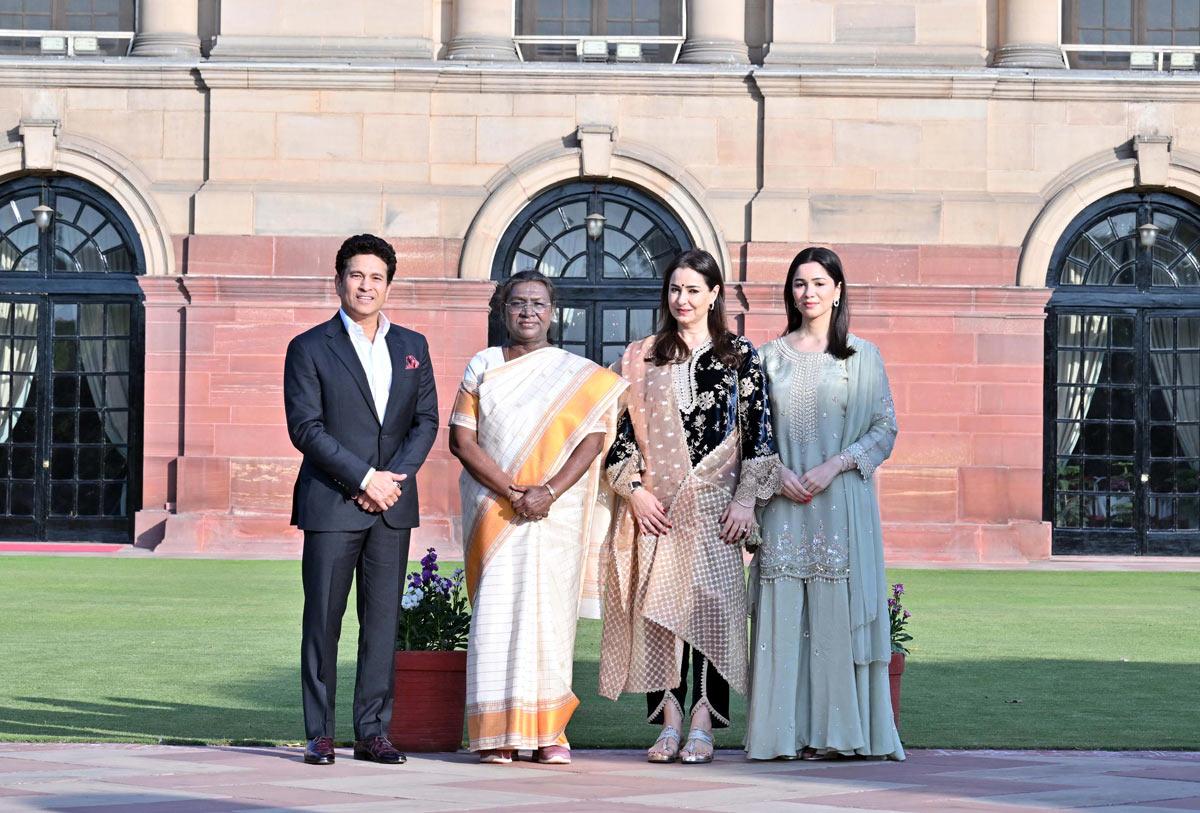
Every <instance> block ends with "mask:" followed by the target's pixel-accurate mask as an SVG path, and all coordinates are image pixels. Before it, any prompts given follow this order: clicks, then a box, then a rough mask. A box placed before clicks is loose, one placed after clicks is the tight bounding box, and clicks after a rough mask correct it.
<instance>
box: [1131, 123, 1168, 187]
mask: <svg viewBox="0 0 1200 813" xmlns="http://www.w3.org/2000/svg"><path fill="white" fill-rule="evenodd" d="M1133 151H1134V152H1135V153H1137V183H1138V186H1166V185H1167V173H1168V170H1169V169H1170V166H1171V137H1170V136H1165V135H1140V136H1137V137H1136V138H1134V139H1133Z"/></svg>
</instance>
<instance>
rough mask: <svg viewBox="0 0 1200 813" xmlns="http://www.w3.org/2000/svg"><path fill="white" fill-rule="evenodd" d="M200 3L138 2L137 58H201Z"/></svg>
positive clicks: (176, 0) (193, 0)
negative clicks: (199, 32)
mask: <svg viewBox="0 0 1200 813" xmlns="http://www.w3.org/2000/svg"><path fill="white" fill-rule="evenodd" d="M199 17H200V14H199V9H198V6H197V0H138V30H137V34H136V36H135V37H134V39H133V52H132V53H133V55H134V56H159V57H179V58H184V59H191V58H195V57H198V56H200V36H199V34H198V21H199Z"/></svg>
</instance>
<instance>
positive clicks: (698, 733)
mask: <svg viewBox="0 0 1200 813" xmlns="http://www.w3.org/2000/svg"><path fill="white" fill-rule="evenodd" d="M701 742H703V743H707V744H708V753H707V754H697V753H696V746H695V744H696V743H701ZM715 750H716V747H715V746H714V745H713V736H712V734H709V733H708V732H707V731H705V730H704V729H702V728H693V729H692V730H691V731H689V732H688V738H687V744H686V745H684V746H683V753H682V754H681V756H680V757H679V761H680V762H682V763H683V764H684V765H705V764H707V763H709V762H712V761H713V751H715Z"/></svg>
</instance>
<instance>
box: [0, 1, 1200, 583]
mask: <svg viewBox="0 0 1200 813" xmlns="http://www.w3.org/2000/svg"><path fill="white" fill-rule="evenodd" d="M85 6H87V8H86V9H85V8H84V7H85ZM80 9H83V10H80ZM1198 46H1200V0H1167V2H1165V3H1163V2H1158V3H1153V2H1144V0H1109V2H1107V3H1104V2H1100V0H1063V2H1061V3H1060V2H1049V1H1048V0H590V1H589V0H553V2H551V1H550V0H515V2H514V0H341V2H338V3H336V4H333V3H327V2H320V1H319V0H223V2H220V3H217V2H214V1H213V0H141V2H137V3H135V2H133V0H91V3H90V6H88V4H86V3H85V4H80V3H75V2H67V1H66V0H0V54H2V55H0V116H2V117H3V119H4V121H3V127H4V130H5V132H6V134H7V137H6V140H5V142H4V144H3V145H2V147H0V235H2V237H0V362H2V363H0V368H2V369H0V538H4V539H10V540H13V539H28V540H55V539H59V540H86V539H92V540H105V541H113V542H120V543H130V542H133V543H136V544H140V545H144V546H148V547H153V546H156V545H162V546H164V548H163V549H164V550H168V549H176V550H206V551H259V552H261V551H264V550H266V551H283V552H293V551H296V550H298V546H299V535H298V534H297V533H296V532H295V530H294V529H290V528H289V527H288V525H287V514H288V509H289V505H290V498H291V486H292V482H293V479H294V473H295V468H296V460H297V458H296V455H295V453H294V451H293V449H292V448H291V446H290V444H289V442H288V438H287V433H286V429H285V427H284V421H283V409H282V402H281V371H282V362H283V352H284V349H285V347H286V344H287V342H288V340H289V339H290V338H291V337H292V336H293V335H295V334H296V333H297V332H299V331H300V330H302V329H303V328H305V327H307V326H309V325H312V324H314V323H316V322H318V321H321V320H325V319H328V318H329V317H330V316H331V315H332V314H333V311H334V309H335V308H336V305H337V299H336V297H335V295H334V292H333V285H332V258H333V254H334V252H335V251H336V248H337V246H338V245H339V243H340V242H341V240H342V239H343V238H344V237H345V236H347V235H349V234H353V233H357V232H362V231H371V232H375V233H377V234H380V235H383V236H386V237H387V239H389V240H390V241H391V242H392V243H393V244H394V245H395V247H396V249H397V252H398V254H399V256H400V269H399V272H398V275H397V278H396V281H395V283H394V285H393V290H392V294H391V299H390V304H389V309H388V313H389V316H390V317H391V318H393V319H395V320H397V321H399V322H401V323H403V324H405V325H408V326H411V327H413V328H415V329H417V330H420V331H422V332H424V333H425V334H426V335H427V336H428V337H429V339H430V343H431V346H432V350H433V353H434V358H433V361H434V364H435V366H436V372H437V380H438V385H439V397H440V399H441V402H442V408H443V413H444V414H446V413H448V409H449V405H450V403H451V401H452V399H453V396H454V392H455V389H456V386H457V381H458V379H459V377H460V375H461V372H462V370H463V367H464V365H465V363H466V361H467V359H468V358H469V357H470V356H471V355H472V354H473V353H474V352H475V351H477V350H478V349H480V348H482V347H483V346H485V345H486V343H487V342H488V338H489V336H488V322H487V299H488V296H489V294H490V292H491V290H492V286H493V281H494V280H496V279H499V278H502V277H503V276H504V275H505V274H508V273H511V272H512V271H513V270H514V269H520V268H526V267H539V268H541V269H543V270H544V271H546V272H547V273H551V274H554V275H556V276H559V277H560V278H561V282H562V292H563V303H562V304H563V306H564V309H563V311H562V313H560V315H559V320H560V323H561V324H560V328H561V335H562V341H563V343H564V344H565V345H567V346H568V347H570V348H571V349H573V350H575V351H577V352H581V353H585V354H588V355H591V356H592V357H594V358H596V359H597V360H601V361H604V360H609V359H610V358H611V357H612V354H613V353H615V349H616V348H617V347H619V346H621V345H622V344H623V343H624V342H625V341H627V340H628V339H629V338H632V337H634V336H636V335H641V334H644V333H646V332H648V330H649V328H650V325H651V324H652V321H653V318H654V309H655V307H656V291H657V287H658V281H657V280H658V275H659V274H660V273H661V270H662V267H663V263H665V262H666V261H667V259H669V257H670V255H671V254H672V253H673V252H674V251H677V250H679V249H680V248H685V247H691V246H697V247H701V248H705V249H707V250H709V251H711V252H712V253H713V254H714V255H715V256H717V257H718V258H719V259H720V261H721V263H722V266H723V267H724V269H725V270H726V273H727V276H728V278H729V279H730V287H731V294H732V295H731V297H730V299H731V303H732V304H733V313H734V318H735V319H736V320H737V324H738V327H739V329H740V330H742V331H743V332H745V333H746V334H747V335H748V336H750V337H751V338H752V339H753V340H755V341H756V342H762V341H765V340H767V339H768V338H771V337H772V336H774V335H777V334H778V332H779V331H780V330H781V328H782V326H783V317H782V306H781V302H780V296H781V284H782V280H783V276H784V274H785V273H786V268H787V263H788V261H789V260H790V258H791V257H792V256H793V254H794V253H795V252H796V251H797V250H798V249H799V248H801V247H803V246H805V245H808V244H811V243H820V244H826V245H830V246H832V247H834V248H835V249H836V250H837V251H839V253H841V255H842V257H843V259H844V261H845V263H846V268H847V273H848V275H849V278H850V280H851V282H852V283H853V285H852V288H851V289H850V291H849V295H848V298H849V300H850V303H851V307H852V312H853V325H854V329H855V331H856V332H858V333H860V334H861V335H863V336H865V337H867V338H869V339H871V340H872V341H874V342H876V343H877V344H878V345H879V346H880V348H881V350H882V351H883V354H884V357H885V360H886V361H887V364H888V370H889V373H890V375H891V381H892V387H893V390H894V394H895V397H896V406H897V410H898V413H899V420H900V426H901V434H900V438H899V442H898V444H897V447H896V452H895V455H894V457H893V459H892V460H891V461H890V462H889V464H888V465H887V466H886V467H884V469H883V470H882V471H881V473H880V476H879V488H880V490H881V495H882V505H883V510H884V520H885V525H886V539H887V544H888V546H889V548H890V550H891V556H892V557H893V558H894V559H901V560H914V559H917V560H924V561H1021V560H1025V559H1030V558H1042V557H1045V556H1048V555H1050V554H1051V553H1052V552H1055V553H1084V552H1087V553H1100V554H1115V553H1125V554H1133V553H1141V554H1180V553H1192V554H1196V553H1198V552H1200V529H1198V526H1200V493H1198V491H1200V484H1198V480H1200V478H1198V477H1197V471H1198V470H1200V315H1198V314H1200V265H1198V263H1197V252H1198V251H1200V207H1198V202H1200V78H1198V75H1197V73H1196V70H1195V61H1194V58H1195V53H1196V51H1197V50H1200V47H1198ZM1189 60H1190V61H1189ZM588 214H600V215H603V216H604V229H603V231H602V233H601V234H600V236H599V238H597V239H593V238H589V237H588V236H587V232H586V229H585V225H584V221H585V218H586V216H587V215H588ZM457 477H458V467H457V464H456V463H455V462H454V461H453V459H452V458H451V457H450V456H449V454H448V452H447V451H446V447H445V443H444V439H443V441H442V442H440V443H439V444H438V445H437V446H436V447H435V449H434V452H433V454H432V456H431V459H430V462H429V463H428V465H427V466H426V467H425V469H424V470H423V472H422V474H421V478H422V493H423V496H424V499H425V506H424V508H425V512H424V513H425V519H424V520H423V525H422V528H421V530H420V532H419V535H418V537H417V541H418V542H419V543H422V544H431V545H438V546H439V547H441V548H446V547H449V548H451V549H453V548H454V547H455V546H457V544H458V536H459V533H460V529H459V527H458V511H457V507H456V506H457V487H456V481H457ZM419 547H420V546H419V545H418V546H415V547H414V550H417V549H419Z"/></svg>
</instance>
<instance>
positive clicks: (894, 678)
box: [888, 652, 905, 731]
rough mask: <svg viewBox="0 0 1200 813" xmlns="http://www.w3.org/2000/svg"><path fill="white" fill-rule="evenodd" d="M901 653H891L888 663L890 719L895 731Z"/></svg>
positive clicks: (902, 663)
mask: <svg viewBox="0 0 1200 813" xmlns="http://www.w3.org/2000/svg"><path fill="white" fill-rule="evenodd" d="M904 658H905V655H904V653H903V652H893V653H892V659H891V661H889V662H888V683H889V684H891V689H892V719H893V720H895V721H896V730H897V731H899V730H900V678H901V677H902V676H903V675H904Z"/></svg>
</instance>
